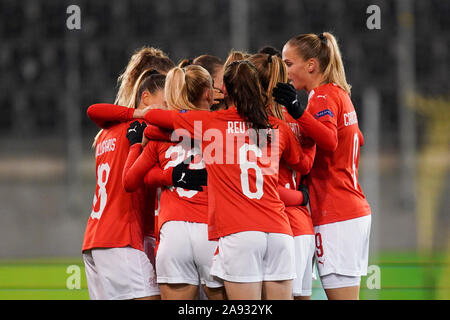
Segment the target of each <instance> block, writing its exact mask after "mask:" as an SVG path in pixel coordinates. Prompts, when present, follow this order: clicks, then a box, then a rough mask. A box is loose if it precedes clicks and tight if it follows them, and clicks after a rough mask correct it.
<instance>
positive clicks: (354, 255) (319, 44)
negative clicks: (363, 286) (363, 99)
mask: <svg viewBox="0 0 450 320" xmlns="http://www.w3.org/2000/svg"><path fill="white" fill-rule="evenodd" d="M283 60H284V62H285V63H286V65H287V68H288V77H289V79H290V80H291V81H292V85H288V84H282V83H280V84H278V85H277V87H276V88H275V89H274V91H273V95H274V97H275V100H276V101H277V102H279V103H281V104H283V105H284V106H286V108H287V110H288V111H289V113H290V114H291V116H292V117H293V118H294V119H297V121H298V122H299V124H300V126H301V127H302V128H303V129H304V131H305V133H306V135H308V136H309V137H310V138H312V139H313V140H314V141H315V142H316V145H317V153H316V157H315V160H314V165H313V168H312V170H311V172H310V174H309V175H308V178H307V185H308V188H309V191H310V196H311V197H310V208H311V214H312V220H313V224H314V229H315V238H316V260H317V267H318V271H319V275H320V278H321V281H322V286H323V287H324V289H325V291H326V294H327V296H328V298H329V299H358V298H359V287H360V281H361V276H362V275H366V274H367V264H368V248H369V235H370V225H371V210H370V207H369V204H368V203H367V201H366V199H365V196H364V194H363V192H362V190H361V187H360V185H359V183H358V179H357V177H358V161H359V148H360V146H361V145H362V144H363V136H362V133H361V131H360V130H359V127H358V119H357V116H356V112H355V108H354V107H353V104H352V101H351V99H350V88H351V87H350V85H349V84H348V83H347V81H346V77H345V70H344V66H343V63H342V58H341V53H340V50H339V47H338V45H337V42H336V39H335V37H334V36H333V35H332V34H330V33H327V32H324V33H322V34H319V35H316V34H303V35H299V36H296V37H293V38H292V39H290V40H289V41H288V42H287V43H286V44H285V46H284V48H283ZM296 90H305V91H306V92H308V94H309V98H308V105H307V107H306V110H305V108H304V107H303V106H301V104H300V103H299V101H298V98H297V92H296Z"/></svg>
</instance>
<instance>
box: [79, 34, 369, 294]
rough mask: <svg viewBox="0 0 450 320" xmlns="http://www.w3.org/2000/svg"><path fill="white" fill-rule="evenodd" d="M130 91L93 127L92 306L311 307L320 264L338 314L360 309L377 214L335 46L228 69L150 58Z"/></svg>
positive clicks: (137, 60) (87, 255) (268, 53)
mask: <svg viewBox="0 0 450 320" xmlns="http://www.w3.org/2000/svg"><path fill="white" fill-rule="evenodd" d="M288 82H289V83H288ZM119 83H120V88H119V91H118V94H117V98H116V101H115V104H95V105H92V106H90V107H89V109H88V111H87V113H88V116H89V117H90V119H92V120H93V121H94V122H95V123H96V124H97V125H98V126H99V127H100V129H101V131H100V132H99V134H98V135H97V136H96V138H95V141H94V148H95V156H96V170H97V174H96V177H97V186H96V190H95V195H94V201H93V207H92V212H91V215H90V218H89V220H88V223H87V228H86V233H85V238H84V242H83V248H82V250H83V259H84V262H85V267H86V268H85V269H86V276H87V282H88V288H89V295H90V297H91V299H187V300H188V299H196V298H198V297H199V292H200V296H201V295H203V294H204V295H206V297H207V298H208V299H231V300H234V299H293V298H294V299H309V297H310V296H311V286H312V276H313V265H314V264H315V265H316V266H317V269H318V273H319V276H320V279H321V282H322V286H323V288H324V289H325V291H326V294H327V296H328V298H329V299H358V296H359V285H360V280H361V276H362V275H366V273H367V264H368V246H369V234H370V224H371V216H370V214H371V211H370V207H369V205H368V203H367V201H366V199H365V197H364V194H363V193H362V190H361V188H360V186H359V184H358V180H357V177H358V174H357V171H358V161H359V148H360V146H361V145H362V144H363V135H362V133H361V131H360V130H359V127H358V121H357V117H356V113H355V109H354V107H353V104H352V102H351V99H350V86H349V85H348V84H347V82H346V78H345V72H344V67H343V63H342V58H341V54H340V50H339V48H338V45H337V43H336V40H335V38H334V36H333V35H332V34H330V33H322V34H319V35H316V34H303V35H299V36H297V37H294V38H292V39H290V40H289V41H288V42H287V43H286V44H285V46H284V47H283V51H282V54H280V53H278V52H277V51H276V50H270V48H264V49H263V50H260V52H259V53H256V54H248V53H243V52H236V51H234V52H232V53H230V55H229V57H228V59H227V60H226V62H225V63H223V62H222V61H221V59H219V58H217V57H214V56H210V55H202V56H199V57H197V58H196V59H194V60H192V61H190V60H187V59H186V60H183V61H182V62H181V63H180V64H179V65H178V66H176V65H175V64H174V63H173V62H172V61H171V59H170V58H169V57H167V55H166V54H164V53H163V52H162V51H161V50H158V49H154V48H143V49H141V50H139V51H137V52H136V53H135V54H134V55H133V56H132V57H131V59H130V62H129V64H128V66H127V68H126V70H125V72H124V73H123V74H122V75H121V76H120V77H119ZM301 90H305V91H306V92H307V93H308V94H309V97H308V103H307V106H304V105H302V104H301V103H300V101H299V100H298V96H297V92H298V91H301ZM308 205H309V208H308ZM314 260H315V263H314Z"/></svg>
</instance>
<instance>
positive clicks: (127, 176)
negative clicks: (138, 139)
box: [123, 140, 208, 234]
mask: <svg viewBox="0 0 450 320" xmlns="http://www.w3.org/2000/svg"><path fill="white" fill-rule="evenodd" d="M140 150H141V145H140V144H135V145H133V146H132V147H131V148H130V153H129V155H128V159H127V164H126V165H125V168H124V173H123V181H124V186H125V188H126V189H127V190H134V188H136V187H137V186H139V185H140V184H142V183H143V181H144V176H145V175H146V173H147V172H148V171H149V170H150V169H151V168H152V167H154V166H155V165H159V166H160V167H161V169H163V170H169V169H171V168H173V167H175V166H177V165H178V164H180V163H181V162H183V161H184V160H186V159H187V158H190V157H191V156H192V155H194V156H196V155H200V154H201V152H200V149H198V148H191V144H190V143H189V145H187V144H186V143H183V141H182V142H180V143H172V142H163V141H153V140H151V141H150V142H148V143H147V145H146V146H145V148H144V150H143V151H142V153H140ZM196 160H197V163H195V162H193V163H191V165H190V166H189V168H190V169H192V170H195V169H203V168H204V163H203V161H202V160H201V159H198V158H197V159H196ZM199 160H200V161H199ZM157 221H158V226H157V234H158V233H159V230H160V229H161V227H162V225H163V224H164V223H165V222H167V221H189V222H198V223H208V192H207V187H205V186H204V187H203V191H196V190H186V189H183V188H180V187H173V186H171V187H165V188H162V189H161V197H160V201H159V205H158V217H157Z"/></svg>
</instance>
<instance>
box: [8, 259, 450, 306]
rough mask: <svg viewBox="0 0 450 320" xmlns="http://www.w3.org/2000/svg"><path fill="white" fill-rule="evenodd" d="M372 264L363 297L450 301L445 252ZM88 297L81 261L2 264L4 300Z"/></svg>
mask: <svg viewBox="0 0 450 320" xmlns="http://www.w3.org/2000/svg"><path fill="white" fill-rule="evenodd" d="M446 260H447V261H446ZM369 265H376V266H378V267H379V270H380V278H379V279H378V280H379V282H378V283H379V284H380V289H373V288H372V289H371V287H373V285H374V284H376V283H377V279H375V278H374V277H375V275H374V273H372V274H368V276H367V277H363V278H362V280H361V295H360V298H361V299H377V300H384V299H394V300H410V299H414V300H417V299H427V300H428V299H450V282H449V277H448V274H449V271H450V270H449V269H450V265H449V264H448V258H447V257H446V256H445V255H444V254H432V255H420V254H416V253H407V252H406V253H402V252H400V253H399V252H392V253H389V252H387V253H382V254H380V255H379V256H378V257H377V259H376V260H374V261H371V262H370V263H369ZM78 275H79V277H78ZM77 277H78V278H77ZM78 279H79V281H78ZM78 286H79V288H78ZM85 299H89V294H88V290H87V285H86V276H85V273H84V265H83V262H82V260H81V258H56V259H55V258H49V259H44V258H41V259H21V260H0V300H85ZM312 299H326V296H325V294H324V291H323V289H322V288H321V285H320V281H319V280H316V281H314V282H313V295H312Z"/></svg>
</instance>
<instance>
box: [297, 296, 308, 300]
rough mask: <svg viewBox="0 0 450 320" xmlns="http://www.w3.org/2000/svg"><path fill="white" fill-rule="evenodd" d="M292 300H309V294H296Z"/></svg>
mask: <svg viewBox="0 0 450 320" xmlns="http://www.w3.org/2000/svg"><path fill="white" fill-rule="evenodd" d="M294 300H311V297H310V296H297V297H294Z"/></svg>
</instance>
